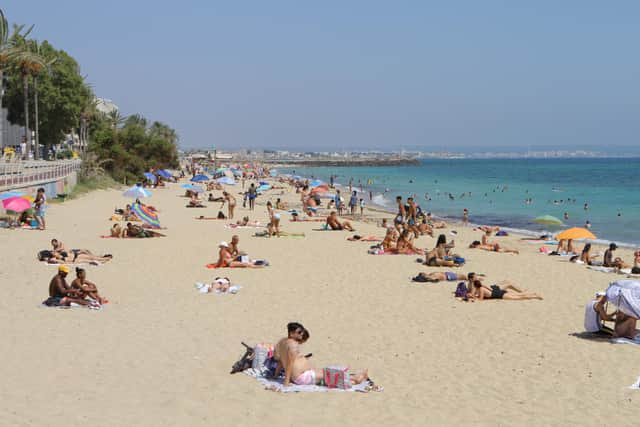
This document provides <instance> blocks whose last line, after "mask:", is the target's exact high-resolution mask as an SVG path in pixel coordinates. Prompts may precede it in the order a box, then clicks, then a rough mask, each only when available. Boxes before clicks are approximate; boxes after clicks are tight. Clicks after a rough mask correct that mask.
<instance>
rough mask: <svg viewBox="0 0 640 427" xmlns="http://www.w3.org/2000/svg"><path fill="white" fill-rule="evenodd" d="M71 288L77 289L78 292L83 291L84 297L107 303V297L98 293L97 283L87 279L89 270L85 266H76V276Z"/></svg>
mask: <svg viewBox="0 0 640 427" xmlns="http://www.w3.org/2000/svg"><path fill="white" fill-rule="evenodd" d="M71 288H72V289H76V290H77V291H78V293H79V294H80V293H82V295H83V299H84V298H86V297H89V298H91V299H93V300H95V301H97V302H98V303H99V304H105V303H106V302H107V300H106V298H103V297H101V296H100V294H99V293H98V287H97V286H96V285H95V283H92V282H90V281H88V280H87V272H86V271H85V269H84V268H76V278H75V279H74V280H73V281H72V282H71Z"/></svg>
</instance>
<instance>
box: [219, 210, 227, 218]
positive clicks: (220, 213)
mask: <svg viewBox="0 0 640 427" xmlns="http://www.w3.org/2000/svg"><path fill="white" fill-rule="evenodd" d="M226 218H227V217H226V216H224V214H223V213H222V211H218V219H226Z"/></svg>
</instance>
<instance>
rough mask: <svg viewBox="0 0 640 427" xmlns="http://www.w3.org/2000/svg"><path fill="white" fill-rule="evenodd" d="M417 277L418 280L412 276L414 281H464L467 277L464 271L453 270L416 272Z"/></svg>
mask: <svg viewBox="0 0 640 427" xmlns="http://www.w3.org/2000/svg"><path fill="white" fill-rule="evenodd" d="M469 274H473V273H469ZM418 277H419V279H418V280H415V278H414V282H431V283H438V282H440V281H447V282H455V281H458V280H463V281H465V282H466V281H467V280H468V279H469V277H468V275H466V274H464V273H455V272H453V271H432V272H430V273H425V272H420V273H418Z"/></svg>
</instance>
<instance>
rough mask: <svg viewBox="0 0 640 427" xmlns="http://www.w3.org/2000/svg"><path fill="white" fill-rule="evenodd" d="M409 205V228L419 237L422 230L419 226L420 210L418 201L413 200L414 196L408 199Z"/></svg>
mask: <svg viewBox="0 0 640 427" xmlns="http://www.w3.org/2000/svg"><path fill="white" fill-rule="evenodd" d="M407 205H408V206H409V210H408V212H407V226H408V227H407V228H408V229H409V230H410V231H412V232H413V234H414V235H415V236H416V238H418V237H419V236H420V234H421V232H420V229H419V228H418V210H417V208H416V202H414V201H413V197H409V198H408V199H407Z"/></svg>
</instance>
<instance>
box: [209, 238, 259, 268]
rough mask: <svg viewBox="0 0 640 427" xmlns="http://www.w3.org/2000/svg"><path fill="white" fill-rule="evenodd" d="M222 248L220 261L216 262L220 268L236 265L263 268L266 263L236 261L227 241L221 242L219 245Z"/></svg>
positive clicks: (219, 252) (219, 255)
mask: <svg viewBox="0 0 640 427" xmlns="http://www.w3.org/2000/svg"><path fill="white" fill-rule="evenodd" d="M218 248H220V250H219V251H218V261H216V263H215V264H214V265H215V266H216V267H218V268H222V267H234V268H262V267H264V265H256V264H254V263H251V262H241V261H236V260H235V259H234V257H233V256H232V255H231V250H230V249H229V244H228V243H227V242H220V244H219V245H218Z"/></svg>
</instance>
